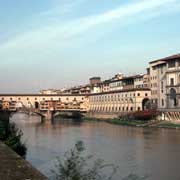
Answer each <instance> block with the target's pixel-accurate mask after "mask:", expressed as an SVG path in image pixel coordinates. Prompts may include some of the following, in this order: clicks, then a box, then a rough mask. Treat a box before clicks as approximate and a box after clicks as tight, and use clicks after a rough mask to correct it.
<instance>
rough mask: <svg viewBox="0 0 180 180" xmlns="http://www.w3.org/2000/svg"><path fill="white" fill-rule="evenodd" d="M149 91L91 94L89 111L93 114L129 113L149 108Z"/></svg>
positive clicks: (134, 90) (130, 90)
mask: <svg viewBox="0 0 180 180" xmlns="http://www.w3.org/2000/svg"><path fill="white" fill-rule="evenodd" d="M150 97H151V91H150V89H145V88H140V89H135V88H133V89H128V90H119V91H112V92H104V93H98V94H91V95H90V96H89V110H90V112H95V113H116V114H121V113H129V112H135V111H141V110H146V109H147V108H149V101H150Z"/></svg>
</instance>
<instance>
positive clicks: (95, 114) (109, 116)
mask: <svg viewBox="0 0 180 180" xmlns="http://www.w3.org/2000/svg"><path fill="white" fill-rule="evenodd" d="M86 117H87V118H95V119H114V118H118V117H119V113H98V112H89V113H87V114H86Z"/></svg>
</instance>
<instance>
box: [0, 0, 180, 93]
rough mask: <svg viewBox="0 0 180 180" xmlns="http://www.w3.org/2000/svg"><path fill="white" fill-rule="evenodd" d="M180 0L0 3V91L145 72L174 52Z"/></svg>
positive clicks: (179, 40)
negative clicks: (150, 63)
mask: <svg viewBox="0 0 180 180" xmlns="http://www.w3.org/2000/svg"><path fill="white" fill-rule="evenodd" d="M179 19H180V1H179V0H111V1H109V0H103V1H102V0H101V1H100V0H99V1H97V0H43V1H41V0H39V1H37V0H29V1H24V0H13V1H12V0H6V1H4V0H0V22H1V23H0V92H37V91H38V90H40V89H44V88H62V87H69V86H73V85H78V84H84V83H87V82H88V78H89V77H91V76H101V77H102V78H103V79H106V78H109V77H111V76H113V75H114V74H116V73H118V72H123V73H126V74H134V73H138V72H140V73H144V72H145V68H146V67H147V66H148V62H149V61H151V60H154V59H158V58H161V57H165V56H168V55H172V54H176V53H179V52H180V21H179Z"/></svg>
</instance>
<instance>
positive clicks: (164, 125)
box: [157, 121, 180, 130]
mask: <svg viewBox="0 0 180 180" xmlns="http://www.w3.org/2000/svg"><path fill="white" fill-rule="evenodd" d="M157 127H158V128H168V129H179V130H180V123H175V122H169V121H166V122H161V123H159V124H158V126H157Z"/></svg>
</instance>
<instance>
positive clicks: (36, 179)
mask: <svg viewBox="0 0 180 180" xmlns="http://www.w3.org/2000/svg"><path fill="white" fill-rule="evenodd" d="M0 159H1V163H0V177H1V178H3V179H6V180H12V179H13V180H21V179H22V180H23V179H24V180H25V179H29V180H47V178H46V177H45V176H44V175H43V174H41V173H40V172H39V171H38V170H36V169H35V168H34V167H32V165H31V164H30V163H28V162H27V161H25V160H24V159H22V158H21V157H20V156H19V155H17V154H16V153H15V152H14V151H12V150H11V149H10V148H9V147H8V146H6V145H5V144H4V143H2V142H1V141H0Z"/></svg>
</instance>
